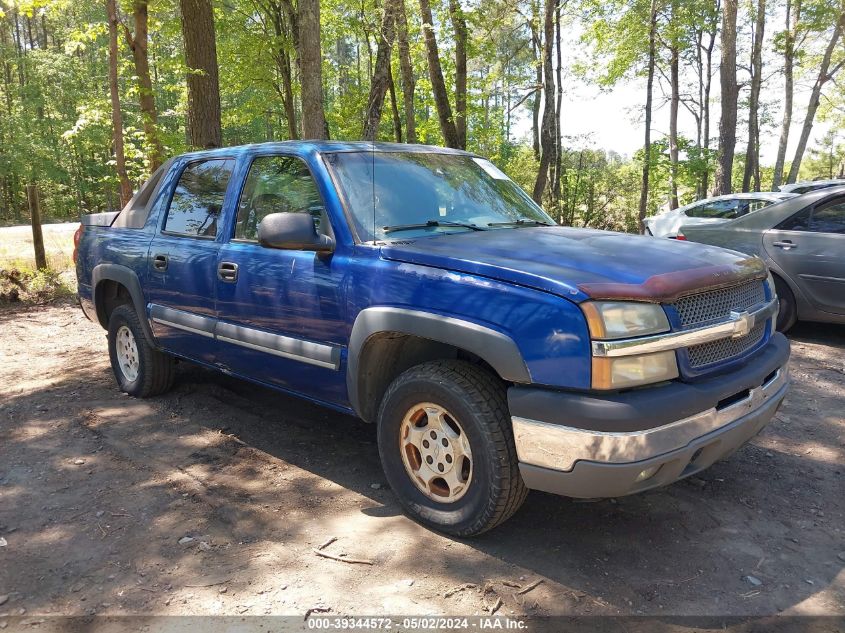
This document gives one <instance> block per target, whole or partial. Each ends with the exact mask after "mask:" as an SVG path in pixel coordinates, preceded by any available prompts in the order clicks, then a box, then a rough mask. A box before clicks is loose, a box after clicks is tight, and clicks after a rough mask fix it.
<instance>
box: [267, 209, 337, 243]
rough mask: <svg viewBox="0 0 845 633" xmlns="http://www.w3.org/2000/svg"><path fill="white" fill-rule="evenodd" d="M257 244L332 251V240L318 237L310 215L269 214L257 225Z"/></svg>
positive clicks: (325, 236) (326, 237) (323, 236)
mask: <svg viewBox="0 0 845 633" xmlns="http://www.w3.org/2000/svg"><path fill="white" fill-rule="evenodd" d="M258 243H259V244H261V246H264V247H265V248H283V249H286V250H297V251H318V252H322V253H326V252H331V251H333V250H334V240H333V239H332V238H330V237H329V236H328V235H320V234H318V233H317V229H316V228H315V226H314V218H312V217H311V214H310V213H270V214H269V215H266V216H264V219H263V220H261V223H260V224H259V225H258Z"/></svg>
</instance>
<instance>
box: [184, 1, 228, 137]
mask: <svg viewBox="0 0 845 633" xmlns="http://www.w3.org/2000/svg"><path fill="white" fill-rule="evenodd" d="M179 6H180V8H181V10H182V38H183V39H184V40H185V65H186V66H187V69H188V144H189V145H191V146H192V147H199V148H203V149H208V148H213V147H220V146H222V144H223V133H222V130H221V125H220V84H219V81H218V76H217V42H216V39H215V35H214V10H213V9H212V6H211V0H179Z"/></svg>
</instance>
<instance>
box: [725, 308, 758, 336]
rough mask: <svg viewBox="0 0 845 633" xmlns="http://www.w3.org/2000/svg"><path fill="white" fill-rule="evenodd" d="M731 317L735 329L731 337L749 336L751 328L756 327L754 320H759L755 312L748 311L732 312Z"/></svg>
mask: <svg viewBox="0 0 845 633" xmlns="http://www.w3.org/2000/svg"><path fill="white" fill-rule="evenodd" d="M731 319H732V320H733V322H734V331H733V333H732V334H731V338H742V337H743V336H748V334H749V333H750V332H751V328H753V327H754V322H755V321H756V320H757V319H756V317H755V316H754V315H753V314H749V313H748V312H731Z"/></svg>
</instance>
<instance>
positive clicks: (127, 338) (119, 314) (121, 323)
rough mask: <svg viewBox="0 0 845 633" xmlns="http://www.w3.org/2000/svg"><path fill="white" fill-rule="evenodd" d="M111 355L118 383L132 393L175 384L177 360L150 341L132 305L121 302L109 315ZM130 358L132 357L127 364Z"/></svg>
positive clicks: (148, 393)
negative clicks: (131, 360) (156, 347)
mask: <svg viewBox="0 0 845 633" xmlns="http://www.w3.org/2000/svg"><path fill="white" fill-rule="evenodd" d="M133 345H134V348H133V347H132V346H133ZM127 346H128V347H127ZM127 350H131V351H127ZM109 359H110V360H111V368H112V372H114V377H115V380H117V385H118V387H120V390H121V391H124V392H126V393H128V394H129V395H130V396H135V397H136V398H148V397H150V396H156V395H158V394H160V393H164V392H165V391H167V390H168V389H170V387H172V386H173V379H174V377H175V365H176V363H175V360H174V359H173V357H172V356H170V355H169V354H165V353H164V352H160V351H158V350H157V349H155V348H154V347H153V346H152V345H151V344H150V340H149V339H148V338H147V336H146V334H144V328H143V327H141V321H140V320H139V318H138V314H137V313H136V312H135V309H134V308H133V307H132V306H130V305H121V306H118V307H117V308H115V309H114V312H112V314H111V317H110V318H109ZM127 359H133V362H129V363H128V366H127Z"/></svg>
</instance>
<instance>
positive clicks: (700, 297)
mask: <svg viewBox="0 0 845 633" xmlns="http://www.w3.org/2000/svg"><path fill="white" fill-rule="evenodd" d="M763 288H764V284H763V281H762V280H759V279H754V280H752V281H747V282H745V283H742V284H739V285H738V286H731V287H730V288H719V289H718V290H711V291H708V292H702V293H699V294H694V295H688V296H686V297H682V298H681V299H678V300H677V301H675V302H674V303H670V304H669V306H668V307H670V308H674V310H675V311H676V312H677V313H678V318H679V319H680V321H681V328H682V329H684V330H686V329H690V328H693V327H698V326H701V325H704V324H707V323H712V322H716V321H723V320H725V319H727V318H729V317H730V316H731V313H732V312H743V311H745V310H748V309H749V308H751V307H752V306H756V305H759V304H761V303H763V302H765V300H766V294H765V291H764V289H763Z"/></svg>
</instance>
